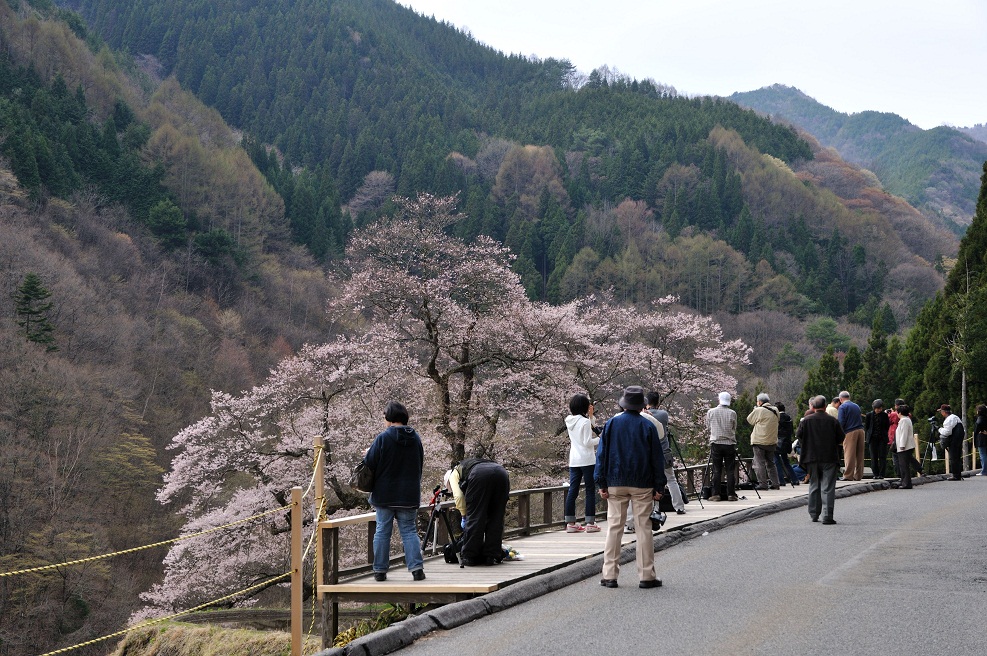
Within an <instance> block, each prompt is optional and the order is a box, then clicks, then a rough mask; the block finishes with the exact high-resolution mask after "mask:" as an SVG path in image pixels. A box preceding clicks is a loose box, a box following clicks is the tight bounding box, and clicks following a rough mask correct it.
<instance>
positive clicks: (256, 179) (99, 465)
mask: <svg viewBox="0 0 987 656" xmlns="http://www.w3.org/2000/svg"><path fill="white" fill-rule="evenodd" d="M42 4H43V3H42ZM15 6H16V7H17V8H16V9H15ZM46 16H47V18H46ZM63 18H64V19H66V20H67V22H66V20H60V19H57V18H56V17H55V15H54V13H53V12H51V11H50V10H45V12H44V13H42V14H38V13H36V12H35V10H34V8H33V7H32V6H31V5H29V4H28V3H26V2H21V3H10V2H7V0H3V1H0V259H2V261H3V267H2V270H0V378H2V382H0V571H3V572H9V571H11V570H20V569H25V568H31V567H35V566H40V565H46V564H50V563H60V562H64V561H66V560H71V559H75V558H85V557H89V556H93V555H95V554H103V553H108V552H112V551H115V550H117V549H124V548H130V547H134V546H137V545H142V544H149V543H153V542H156V541H158V540H162V539H166V538H172V537H174V535H175V533H176V532H177V530H178V524H177V523H176V521H175V516H174V514H173V512H172V511H171V510H170V509H168V508H164V507H162V506H161V505H160V504H158V503H157V502H156V500H155V492H156V490H157V489H158V487H159V486H160V483H161V475H162V473H163V472H164V471H165V470H166V469H167V467H168V463H169V461H170V457H169V454H168V453H167V451H166V446H167V444H168V442H169V441H170V439H171V437H172V436H174V435H175V433H177V432H178V431H179V430H180V429H181V428H183V427H184V426H186V425H188V424H189V423H190V422H191V421H194V420H195V418H197V417H201V416H202V415H203V414H204V413H206V412H207V411H208V408H209V403H208V402H209V398H210V389H224V390H230V391H238V390H243V389H248V388H250V387H251V386H252V385H254V384H255V383H256V381H258V380H260V379H262V378H263V377H264V376H265V375H266V374H267V372H268V370H269V369H270V368H271V367H272V366H273V365H274V364H275V363H276V362H278V361H280V360H281V359H282V358H283V357H285V356H286V355H289V354H291V353H292V352H294V350H295V349H297V348H298V347H300V346H301V345H302V344H303V343H305V342H310V341H313V340H315V339H317V338H319V337H320V336H321V335H324V334H325V332H326V330H327V323H326V319H325V317H324V312H323V308H324V303H325V299H326V298H327V297H328V295H329V293H330V291H329V288H328V285H327V284H326V281H325V276H324V273H323V271H322V270H321V269H320V268H319V267H318V266H316V265H315V263H314V261H313V260H312V258H311V257H310V256H309V255H308V254H307V253H305V252H304V249H303V248H301V247H298V246H294V245H292V244H291V243H290V242H289V240H288V238H287V230H286V228H285V219H284V209H283V204H282V202H281V199H280V198H279V197H278V195H277V194H276V193H275V192H274V190H273V189H272V188H271V187H270V185H268V184H267V183H266V182H265V181H264V178H263V176H262V175H261V174H260V173H259V172H258V171H257V169H256V168H255V167H254V166H253V164H252V163H251V161H250V159H249V157H248V156H247V154H246V152H245V151H243V150H242V149H241V148H239V147H238V146H237V145H236V139H235V138H234V135H233V133H232V131H231V130H230V129H229V128H228V127H227V126H226V125H225V124H224V123H223V121H222V119H220V118H219V116H218V114H216V112H215V111H214V110H209V109H207V108H206V107H204V106H203V105H202V104H201V103H199V102H198V101H197V100H195V98H194V97H193V96H191V95H190V94H188V93H185V92H183V91H182V90H181V89H180V88H179V86H178V84H177V83H175V82H174V81H173V80H172V81H170V82H168V83H165V84H162V85H160V86H159V87H158V88H156V89H155V88H153V87H151V86H146V87H141V86H140V85H137V84H135V83H134V81H133V79H131V78H130V77H128V76H127V75H125V74H124V72H123V70H124V69H125V68H128V66H129V64H128V60H127V58H117V57H116V56H115V55H114V54H113V53H112V52H110V51H109V50H108V49H106V48H105V46H102V45H101V44H100V42H99V39H98V38H96V37H94V36H93V35H90V34H89V33H88V32H87V30H86V27H85V24H84V23H83V22H82V21H81V20H80V19H79V18H78V16H74V17H73V16H71V15H64V16H63ZM131 70H132V69H131ZM163 555H164V554H163V551H162V550H161V549H152V550H149V551H143V552H137V553H133V554H129V555H126V556H121V557H118V558H115V559H111V560H107V561H98V562H95V563H92V564H90V565H88V566H85V567H75V568H68V569H65V570H59V572H58V573H52V572H38V573H34V574H30V575H24V576H19V577H14V578H4V579H2V583H0V654H3V655H4V656H15V655H16V656H19V655H21V654H25V655H26V654H38V653H42V652H46V651H48V650H49V649H54V648H56V647H62V646H65V645H73V644H77V643H80V642H83V641H85V640H88V639H90V638H93V637H96V636H101V635H105V634H107V633H110V632H111V631H114V630H117V629H119V628H120V627H121V626H123V625H124V624H125V623H126V621H127V618H128V617H129V615H130V614H131V613H132V612H133V611H134V610H135V608H136V606H137V603H138V601H137V594H138V593H139V592H141V591H143V590H146V589H147V588H148V587H149V586H150V585H151V583H153V582H154V581H155V580H156V579H157V578H158V577H159V576H160V573H161V559H162V557H163ZM74 653H81V654H103V653H106V643H98V644H96V645H95V646H92V647H89V648H84V649H80V650H78V651H76V652H74Z"/></svg>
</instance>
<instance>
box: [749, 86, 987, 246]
mask: <svg viewBox="0 0 987 656" xmlns="http://www.w3.org/2000/svg"><path fill="white" fill-rule="evenodd" d="M729 99H730V100H733V101H734V102H736V103H738V104H740V105H742V106H744V107H749V108H751V109H753V110H755V111H758V112H761V113H764V114H769V115H771V116H772V117H774V118H777V119H782V120H784V121H787V122H790V123H792V124H794V125H796V126H798V127H800V128H801V129H803V130H805V131H807V132H809V133H810V134H812V135H813V136H814V137H816V138H817V139H818V140H819V141H820V143H822V144H823V145H824V146H828V147H831V148H835V149H836V150H837V152H839V153H840V155H841V156H842V157H843V158H844V159H846V160H847V161H849V162H852V163H854V164H859V165H860V166H863V167H865V168H867V169H870V170H871V171H873V172H874V173H875V174H876V175H877V176H878V178H879V179H880V180H881V183H882V184H883V185H884V187H885V189H887V190H888V191H890V192H891V193H893V194H895V195H897V196H901V197H902V198H904V199H905V200H907V201H908V202H909V203H911V204H912V205H914V206H915V207H916V208H918V209H919V210H921V211H922V212H923V213H925V214H926V215H927V216H930V217H932V218H933V219H936V218H938V219H939V220H940V221H941V222H942V223H943V224H944V225H946V226H947V227H949V228H950V229H952V230H953V231H954V232H956V233H957V234H960V233H962V232H963V231H964V230H965V229H966V226H968V225H969V224H970V220H971V217H972V216H973V213H974V211H975V209H976V200H977V193H978V190H979V188H980V186H979V185H980V173H981V166H982V164H983V162H984V161H985V160H987V143H985V142H984V141H983V140H982V139H983V137H984V136H987V129H985V128H983V126H980V128H981V129H980V131H979V132H977V130H976V128H965V129H962V130H960V129H955V128H951V127H946V126H941V127H937V128H933V129H931V130H923V129H921V128H919V127H918V126H915V125H913V124H911V123H909V122H908V121H907V120H905V119H904V118H902V117H900V116H898V115H897V114H892V113H887V112H874V111H865V112H859V113H855V114H845V113H842V112H838V111H836V110H834V109H832V108H830V107H827V106H825V105H823V104H822V103H820V102H818V101H816V100H815V99H814V98H811V97H810V96H808V95H806V94H805V93H803V92H802V91H799V90H798V89H796V88H794V87H789V86H785V85H781V84H775V85H772V86H770V87H764V88H762V89H757V90H755V91H747V92H742V93H735V94H733V95H731V96H730V97H729ZM971 131H972V132H971ZM977 134H980V135H981V140H977V138H976V137H975V135H977Z"/></svg>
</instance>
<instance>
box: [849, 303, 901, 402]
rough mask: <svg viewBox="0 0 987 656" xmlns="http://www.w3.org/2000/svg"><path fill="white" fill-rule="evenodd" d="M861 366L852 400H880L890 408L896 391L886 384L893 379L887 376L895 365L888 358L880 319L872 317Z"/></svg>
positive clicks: (852, 391)
mask: <svg viewBox="0 0 987 656" xmlns="http://www.w3.org/2000/svg"><path fill="white" fill-rule="evenodd" d="M862 364H863V366H862V367H861V370H860V376H859V377H858V379H857V383H856V386H855V387H854V388H853V389H851V390H850V392H851V393H852V394H853V396H854V398H860V399H869V400H874V399H881V400H883V401H884V404H885V407H890V406H891V403H892V400H893V399H894V398H895V396H894V395H895V394H897V393H898V390H897V389H896V388H895V387H893V386H891V385H889V384H888V382H889V379H893V378H894V376H893V375H889V374H891V372H893V371H894V368H895V363H894V362H893V361H891V360H890V359H889V358H888V338H887V335H886V334H885V332H884V325H883V322H882V321H881V317H874V323H873V325H872V327H871V332H870V337H869V338H868V339H867V348H865V349H864V354H863V363H862Z"/></svg>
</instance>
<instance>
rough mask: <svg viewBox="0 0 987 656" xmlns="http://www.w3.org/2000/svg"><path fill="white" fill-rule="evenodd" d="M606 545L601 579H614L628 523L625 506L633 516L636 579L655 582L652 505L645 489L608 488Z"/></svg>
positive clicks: (618, 566) (648, 492) (617, 570)
mask: <svg viewBox="0 0 987 656" xmlns="http://www.w3.org/2000/svg"><path fill="white" fill-rule="evenodd" d="M607 492H609V494H610V498H609V499H607V544H606V548H605V550H604V552H603V578H605V579H616V578H617V574H618V573H619V572H620V541H621V536H622V535H623V534H624V522H625V521H626V520H627V504H628V503H629V502H630V501H632V500H633V501H634V503H633V504H631V508H632V511H633V513H634V532H635V535H636V536H637V578H638V580H639V581H653V580H655V578H656V576H655V548H654V541H653V539H652V536H653V533H652V532H651V502H652V500H653V498H652V494H653V491H652V490H651V489H650V488H644V487H611V488H609V489H608V490H607Z"/></svg>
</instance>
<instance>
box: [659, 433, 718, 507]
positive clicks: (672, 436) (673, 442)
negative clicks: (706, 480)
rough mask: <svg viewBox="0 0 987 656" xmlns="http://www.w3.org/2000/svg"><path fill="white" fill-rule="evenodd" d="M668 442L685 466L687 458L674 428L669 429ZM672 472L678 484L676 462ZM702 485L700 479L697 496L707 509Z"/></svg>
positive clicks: (700, 503)
mask: <svg viewBox="0 0 987 656" xmlns="http://www.w3.org/2000/svg"><path fill="white" fill-rule="evenodd" d="M668 442H669V443H670V444H671V445H672V446H674V447H675V452H676V453H677V454H678V456H679V460H680V461H681V462H682V465H683V466H684V465H685V458H683V457H682V449H681V448H679V443H678V440H676V439H675V433H673V432H672V429H668ZM711 455H712V454H711ZM672 474H673V475H675V480H674V483H675V484H676V485H678V484H679V479H678V475H677V474H675V465H674V464H673V465H672ZM704 476H705V474H704ZM702 487H703V486H702V481H700V484H699V492H697V493H696V498H697V499H699V507H700V508H702V509H704V510H705V509H706V506H704V505H703V495H702Z"/></svg>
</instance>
